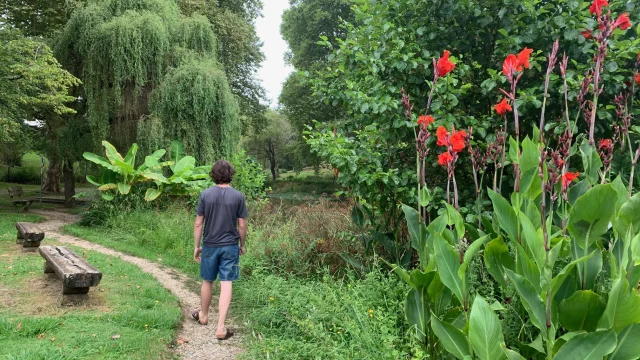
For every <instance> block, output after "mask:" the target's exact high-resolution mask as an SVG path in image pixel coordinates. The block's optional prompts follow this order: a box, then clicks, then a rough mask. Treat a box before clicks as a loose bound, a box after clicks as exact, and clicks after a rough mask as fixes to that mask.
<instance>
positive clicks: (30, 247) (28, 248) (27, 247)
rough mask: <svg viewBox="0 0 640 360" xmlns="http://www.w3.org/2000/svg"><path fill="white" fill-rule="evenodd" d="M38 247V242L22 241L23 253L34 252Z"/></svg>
mask: <svg viewBox="0 0 640 360" xmlns="http://www.w3.org/2000/svg"><path fill="white" fill-rule="evenodd" d="M39 247H40V241H23V242H22V251H23V252H36V251H38V248H39Z"/></svg>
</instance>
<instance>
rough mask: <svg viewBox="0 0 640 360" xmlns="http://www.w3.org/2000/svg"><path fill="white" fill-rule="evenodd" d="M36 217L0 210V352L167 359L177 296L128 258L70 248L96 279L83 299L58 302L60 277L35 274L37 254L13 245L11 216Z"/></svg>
mask: <svg viewBox="0 0 640 360" xmlns="http://www.w3.org/2000/svg"><path fill="white" fill-rule="evenodd" d="M37 220H39V219H38V218H37V217H34V216H25V215H2V217H0V288H1V291H0V342H1V343H2V346H0V358H2V359H168V358H172V357H173V354H172V353H171V352H170V349H169V346H168V345H170V344H171V341H172V339H173V338H174V336H175V331H176V328H177V326H178V324H179V322H180V320H181V314H180V308H179V304H178V301H177V299H176V298H175V297H174V296H173V295H171V294H170V293H169V292H168V291H167V290H166V289H164V288H163V287H162V286H160V285H159V284H158V283H157V282H156V281H155V279H154V278H153V277H152V276H151V275H149V274H146V273H144V272H142V271H141V270H140V269H139V268H137V267H136V266H134V265H132V264H129V263H126V262H124V261H122V260H120V259H117V258H114V257H110V256H105V255H102V254H99V253H97V252H92V251H84V250H82V249H80V248H72V250H74V251H75V252H76V253H77V254H79V255H81V256H83V257H84V258H85V259H87V261H89V262H90V263H91V264H92V265H94V266H95V267H96V268H98V269H100V270H101V271H102V273H103V278H102V281H101V283H100V285H99V286H98V287H95V288H91V290H90V292H89V296H90V297H89V301H88V302H87V303H86V304H85V305H81V306H76V307H65V308H61V307H59V306H58V301H59V296H60V292H61V289H60V287H61V284H60V281H59V280H58V279H57V278H56V277H55V275H52V274H43V271H42V266H43V260H42V258H41V257H40V256H39V255H38V253H22V252H20V250H19V248H18V246H16V245H15V230H14V228H13V227H14V225H15V221H37ZM44 242H45V243H47V244H55V243H56V242H55V240H54V239H50V238H45V241H44Z"/></svg>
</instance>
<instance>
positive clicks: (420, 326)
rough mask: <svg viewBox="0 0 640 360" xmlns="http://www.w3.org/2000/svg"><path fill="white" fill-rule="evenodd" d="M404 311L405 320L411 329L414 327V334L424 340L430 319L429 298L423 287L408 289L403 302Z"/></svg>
mask: <svg viewBox="0 0 640 360" xmlns="http://www.w3.org/2000/svg"><path fill="white" fill-rule="evenodd" d="M405 313H406V314H407V321H408V322H409V324H410V325H411V326H412V329H415V332H416V333H415V336H416V337H417V338H418V340H420V341H422V342H424V339H425V337H426V336H427V328H428V326H429V321H430V311H429V298H428V295H427V289H426V288H425V287H422V288H420V289H411V290H409V294H407V300H406V302H405Z"/></svg>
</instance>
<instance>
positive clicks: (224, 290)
mask: <svg viewBox="0 0 640 360" xmlns="http://www.w3.org/2000/svg"><path fill="white" fill-rule="evenodd" d="M232 290H233V282H232V281H220V302H219V304H218V306H219V307H220V309H219V310H218V329H217V330H216V335H217V336H224V335H226V333H227V330H226V329H225V327H224V323H225V321H226V320H227V313H228V312H229V305H231V292H232Z"/></svg>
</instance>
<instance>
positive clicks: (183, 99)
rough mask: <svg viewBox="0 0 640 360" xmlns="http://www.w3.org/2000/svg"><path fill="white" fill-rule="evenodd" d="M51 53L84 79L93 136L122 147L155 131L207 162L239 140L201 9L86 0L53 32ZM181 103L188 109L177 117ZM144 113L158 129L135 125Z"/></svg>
mask: <svg viewBox="0 0 640 360" xmlns="http://www.w3.org/2000/svg"><path fill="white" fill-rule="evenodd" d="M56 53H57V55H58V57H59V59H60V60H61V62H62V63H63V64H64V65H65V67H67V68H68V69H69V70H70V71H71V72H72V73H74V74H77V75H78V76H79V77H80V78H81V79H82V81H83V88H82V93H83V96H82V97H83V98H86V101H87V118H88V120H89V123H90V124H91V130H92V133H93V137H94V142H95V143H99V141H100V140H103V139H105V138H106V139H108V140H110V142H112V143H113V144H114V145H116V146H117V147H118V148H129V146H130V145H131V144H132V143H133V142H135V141H148V139H147V137H150V136H154V135H159V134H161V135H162V139H156V142H159V143H165V144H167V143H168V142H169V140H171V139H180V140H182V141H183V142H184V143H185V144H186V145H187V151H188V152H190V153H193V154H198V155H199V156H198V161H200V162H211V161H213V160H214V159H215V158H218V157H221V156H228V155H230V152H231V150H232V149H233V148H234V146H235V145H236V144H237V143H238V141H239V138H240V125H239V118H238V115H237V103H236V100H235V99H234V98H233V96H232V95H231V94H230V92H229V86H228V84H227V79H226V77H224V76H223V75H220V74H224V73H223V72H222V70H221V69H220V66H219V65H218V64H217V60H218V38H217V36H216V34H215V33H214V31H213V26H212V24H211V23H210V21H209V20H208V19H207V18H206V17H204V16H201V15H198V14H193V15H192V16H188V17H185V16H183V15H182V14H181V13H180V9H179V7H178V5H177V4H176V2H175V1H173V0H107V1H98V0H89V1H88V2H87V4H86V5H85V6H83V7H81V8H79V9H78V10H76V11H75V12H74V13H73V15H72V17H71V19H70V20H69V22H68V23H67V25H66V27H65V29H64V31H63V32H62V33H61V35H60V36H59V37H58V39H57V42H56ZM185 109H188V110H189V111H190V112H189V114H190V116H189V117H188V118H186V117H177V115H178V114H181V113H182V112H183V110H185ZM151 119H155V121H156V122H157V123H156V124H155V126H156V127H158V126H159V127H161V128H162V131H157V132H156V133H155V134H147V133H142V132H140V131H138V130H139V127H140V124H141V123H142V122H146V121H147V120H149V121H151ZM210 144H216V145H217V146H216V147H213V146H209V145H210ZM147 150H152V149H147ZM153 150H155V149H153Z"/></svg>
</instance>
